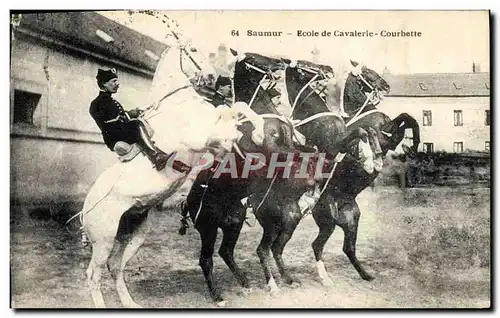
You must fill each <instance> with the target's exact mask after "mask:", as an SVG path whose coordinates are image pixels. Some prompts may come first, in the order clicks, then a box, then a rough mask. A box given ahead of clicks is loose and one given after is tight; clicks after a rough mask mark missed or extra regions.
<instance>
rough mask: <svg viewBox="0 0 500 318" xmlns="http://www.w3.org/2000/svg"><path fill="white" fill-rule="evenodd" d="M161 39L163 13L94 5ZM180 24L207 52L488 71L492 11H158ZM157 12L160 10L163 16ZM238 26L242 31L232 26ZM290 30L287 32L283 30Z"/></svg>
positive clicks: (413, 69)
mask: <svg viewBox="0 0 500 318" xmlns="http://www.w3.org/2000/svg"><path fill="white" fill-rule="evenodd" d="M99 13H101V14H103V15H105V16H106V17H108V18H111V19H113V20H115V21H117V22H119V23H122V24H125V25H126V26H128V27H130V28H132V29H134V30H136V31H138V32H141V33H143V34H146V35H148V36H150V37H152V38H154V39H156V40H159V41H163V40H164V37H165V34H167V33H168V32H169V29H168V28H167V26H166V24H165V23H163V22H161V20H160V19H158V18H156V17H153V16H150V15H147V14H143V13H134V14H132V15H130V14H129V13H128V12H127V11H107V12H99ZM163 13H165V14H167V15H168V16H169V17H170V18H171V19H174V20H175V21H176V22H177V23H178V24H179V28H178V29H179V30H180V31H181V32H182V34H183V36H184V38H186V37H187V38H190V39H191V41H192V43H193V45H194V46H196V47H197V48H198V49H199V50H200V51H202V52H203V53H204V54H206V55H208V53H209V52H216V50H217V46H218V45H219V43H225V44H226V46H228V47H232V48H236V49H238V50H241V51H247V52H257V53H262V54H276V55H284V56H288V57H290V58H292V59H300V58H304V59H311V54H310V52H311V51H312V50H314V49H315V48H317V49H318V50H319V51H320V61H321V62H323V63H325V64H329V65H332V64H338V63H344V62H345V61H348V59H354V60H357V61H360V62H362V63H364V64H365V65H367V66H368V67H370V68H372V69H374V70H377V71H382V70H383V69H384V68H387V69H389V71H390V72H391V73H395V74H400V73H437V72H470V71H471V70H472V63H473V62H476V63H479V64H480V65H481V70H482V71H487V70H489V16H488V13H487V12H486V11H446V12H445V11H163V12H161V14H163ZM160 16H161V15H160ZM233 30H234V31H239V36H234V35H232V31H233ZM247 30H255V31H282V32H283V33H284V34H285V35H284V36H282V37H249V36H247V35H246V32H247ZM298 30H303V31H312V30H314V31H318V32H320V33H321V32H322V31H324V30H326V31H330V32H332V33H333V32H334V31H335V30H339V31H355V30H358V31H365V30H368V31H372V32H376V33H379V34H380V32H381V31H383V30H387V31H399V30H405V31H416V32H421V33H422V36H421V37H396V38H387V37H380V36H375V37H371V38H369V37H333V36H331V37H321V36H320V37H299V36H297V35H296V33H297V31H298ZM288 32H290V33H292V35H286V33H288Z"/></svg>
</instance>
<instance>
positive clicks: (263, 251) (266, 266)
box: [257, 211, 279, 295]
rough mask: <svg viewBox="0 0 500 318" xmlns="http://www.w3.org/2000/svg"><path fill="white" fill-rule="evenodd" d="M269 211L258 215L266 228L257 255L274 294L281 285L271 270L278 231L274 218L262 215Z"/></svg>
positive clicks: (270, 290)
mask: <svg viewBox="0 0 500 318" xmlns="http://www.w3.org/2000/svg"><path fill="white" fill-rule="evenodd" d="M267 213H268V211H261V212H260V213H259V215H257V219H258V220H259V223H260V225H261V226H262V228H263V229H264V233H263V234H262V239H261V240H260V244H259V246H258V247H257V255H258V256H259V260H260V264H261V265H262V269H263V270H264V275H265V277H266V283H267V286H268V288H269V292H270V293H271V294H272V295H273V294H276V293H278V292H279V287H278V285H277V284H276V281H275V280H274V277H273V273H272V272H271V264H270V259H269V252H270V247H271V244H272V243H273V242H274V240H275V239H276V236H277V232H276V230H275V228H274V227H275V225H274V224H273V222H272V220H270V219H268V218H265V219H263V218H262V215H264V216H265V215H266V214H267Z"/></svg>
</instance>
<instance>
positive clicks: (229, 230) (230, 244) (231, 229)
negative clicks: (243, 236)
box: [219, 216, 250, 288]
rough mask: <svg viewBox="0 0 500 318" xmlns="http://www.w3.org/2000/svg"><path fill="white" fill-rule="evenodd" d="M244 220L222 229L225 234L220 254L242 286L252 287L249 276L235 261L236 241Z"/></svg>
mask: <svg viewBox="0 0 500 318" xmlns="http://www.w3.org/2000/svg"><path fill="white" fill-rule="evenodd" d="M243 217H244V216H243ZM243 221H244V220H243V219H242V220H241V222H239V223H231V224H230V225H228V226H226V227H224V228H223V229H222V231H223V233H224V236H223V238H222V243H221V245H220V248H219V255H220V257H222V259H223V260H224V262H225V263H226V265H227V267H229V269H230V270H231V272H232V273H233V274H234V276H235V277H236V279H237V280H238V281H239V283H240V284H241V286H243V287H244V288H250V284H249V282H248V278H247V276H246V275H245V274H244V273H243V271H242V270H241V269H240V268H239V267H238V265H237V264H236V262H235V261H234V247H235V246H236V242H237V241H238V237H239V236H240V232H241V228H242V227H243Z"/></svg>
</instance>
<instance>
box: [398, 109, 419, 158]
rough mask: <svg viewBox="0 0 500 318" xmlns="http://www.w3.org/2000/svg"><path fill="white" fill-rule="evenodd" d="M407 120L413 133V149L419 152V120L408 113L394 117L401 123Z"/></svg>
mask: <svg viewBox="0 0 500 318" xmlns="http://www.w3.org/2000/svg"><path fill="white" fill-rule="evenodd" d="M403 121H404V122H405V123H406V124H407V125H408V127H410V128H411V130H412V134H413V147H412V148H413V151H415V152H417V149H418V145H419V144H420V127H419V125H418V121H417V120H416V119H415V118H413V117H412V116H411V115H410V114H408V113H402V114H400V115H399V116H398V117H396V118H395V119H394V122H395V123H396V124H397V125H399V124H400V123H401V122H403Z"/></svg>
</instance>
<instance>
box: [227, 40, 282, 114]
mask: <svg viewBox="0 0 500 318" xmlns="http://www.w3.org/2000/svg"><path fill="white" fill-rule="evenodd" d="M231 53H232V54H233V56H234V58H235V61H234V67H233V72H232V75H233V84H234V96H235V102H245V103H247V104H248V105H249V106H250V108H252V109H253V110H254V111H255V112H257V113H258V114H270V113H271V114H278V112H277V111H276V109H275V108H274V107H273V103H272V98H273V95H272V93H270V92H271V91H272V89H273V88H275V86H276V81H277V80H279V78H280V77H281V74H280V72H281V71H282V70H283V69H284V64H283V62H282V61H281V59H277V58H272V57H266V56H263V55H260V54H257V53H244V54H238V52H237V51H235V50H233V49H231Z"/></svg>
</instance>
